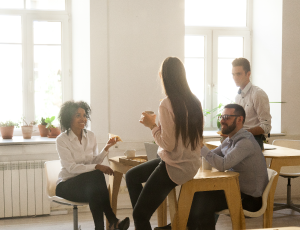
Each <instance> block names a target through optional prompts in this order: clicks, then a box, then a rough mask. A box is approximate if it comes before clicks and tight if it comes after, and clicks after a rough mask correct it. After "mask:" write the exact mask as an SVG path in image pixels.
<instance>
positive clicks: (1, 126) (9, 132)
mask: <svg viewBox="0 0 300 230" xmlns="http://www.w3.org/2000/svg"><path fill="white" fill-rule="evenodd" d="M15 126H16V127H19V124H18V123H14V122H12V121H6V122H0V131H1V136H2V138H3V139H12V137H13V133H14V128H15Z"/></svg>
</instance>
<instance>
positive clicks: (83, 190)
mask: <svg viewBox="0 0 300 230" xmlns="http://www.w3.org/2000/svg"><path fill="white" fill-rule="evenodd" d="M56 194H57V196H60V197H62V198H64V199H67V200H70V201H74V202H88V203H89V206H90V210H91V212H92V215H93V219H94V223H95V229H96V230H104V220H103V212H104V213H105V216H106V218H107V219H108V222H109V223H110V224H112V223H115V222H117V221H118V219H117V218H116V215H115V214H114V213H113V211H112V209H111V206H110V202H109V195H108V189H107V186H106V181H105V177H104V174H103V172H101V171H99V170H94V171H91V172H87V173H82V174H80V175H78V176H76V177H73V178H70V179H68V180H66V181H64V182H60V183H59V184H58V185H57V187H56Z"/></svg>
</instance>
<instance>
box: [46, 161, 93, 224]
mask: <svg viewBox="0 0 300 230" xmlns="http://www.w3.org/2000/svg"><path fill="white" fill-rule="evenodd" d="M60 170H61V164H60V160H55V161H46V162H45V172H46V178H47V190H46V191H47V195H48V198H49V200H50V201H53V202H55V203H58V204H62V205H68V206H73V228H74V230H80V229H81V227H80V225H79V226H78V209H77V206H82V205H88V203H79V202H73V201H69V200H66V199H63V198H61V197H59V196H56V194H55V190H56V182H57V180H58V174H59V172H60Z"/></svg>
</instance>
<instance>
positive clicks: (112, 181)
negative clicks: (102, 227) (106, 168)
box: [106, 171, 123, 230]
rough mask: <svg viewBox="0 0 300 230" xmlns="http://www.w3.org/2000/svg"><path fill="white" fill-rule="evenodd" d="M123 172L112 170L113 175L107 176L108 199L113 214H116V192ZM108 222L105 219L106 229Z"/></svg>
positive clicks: (117, 192)
mask: <svg viewBox="0 0 300 230" xmlns="http://www.w3.org/2000/svg"><path fill="white" fill-rule="evenodd" d="M122 176H123V173H120V172H116V171H114V175H111V176H109V185H108V193H109V201H110V205H111V208H112V210H113V212H114V213H115V214H117V201H118V194H119V189H120V184H121V180H122ZM108 227H109V223H108V221H107V219H106V229H107V230H108Z"/></svg>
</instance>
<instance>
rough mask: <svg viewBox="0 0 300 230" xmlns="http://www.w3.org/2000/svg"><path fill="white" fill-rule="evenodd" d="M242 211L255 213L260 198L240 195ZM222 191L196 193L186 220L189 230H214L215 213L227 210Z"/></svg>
mask: <svg viewBox="0 0 300 230" xmlns="http://www.w3.org/2000/svg"><path fill="white" fill-rule="evenodd" d="M241 198H242V206H243V209H246V210H248V211H252V212H256V211H258V210H259V209H260V208H261V206H262V198H261V197H252V196H249V195H246V194H244V193H241ZM227 208H228V206H227V202H226V197H225V192H224V190H218V191H205V192H196V193H195V194H194V199H193V203H192V207H191V211H190V215H189V219H188V224H187V226H188V228H189V230H215V223H216V221H215V212H219V211H222V210H224V209H227Z"/></svg>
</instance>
